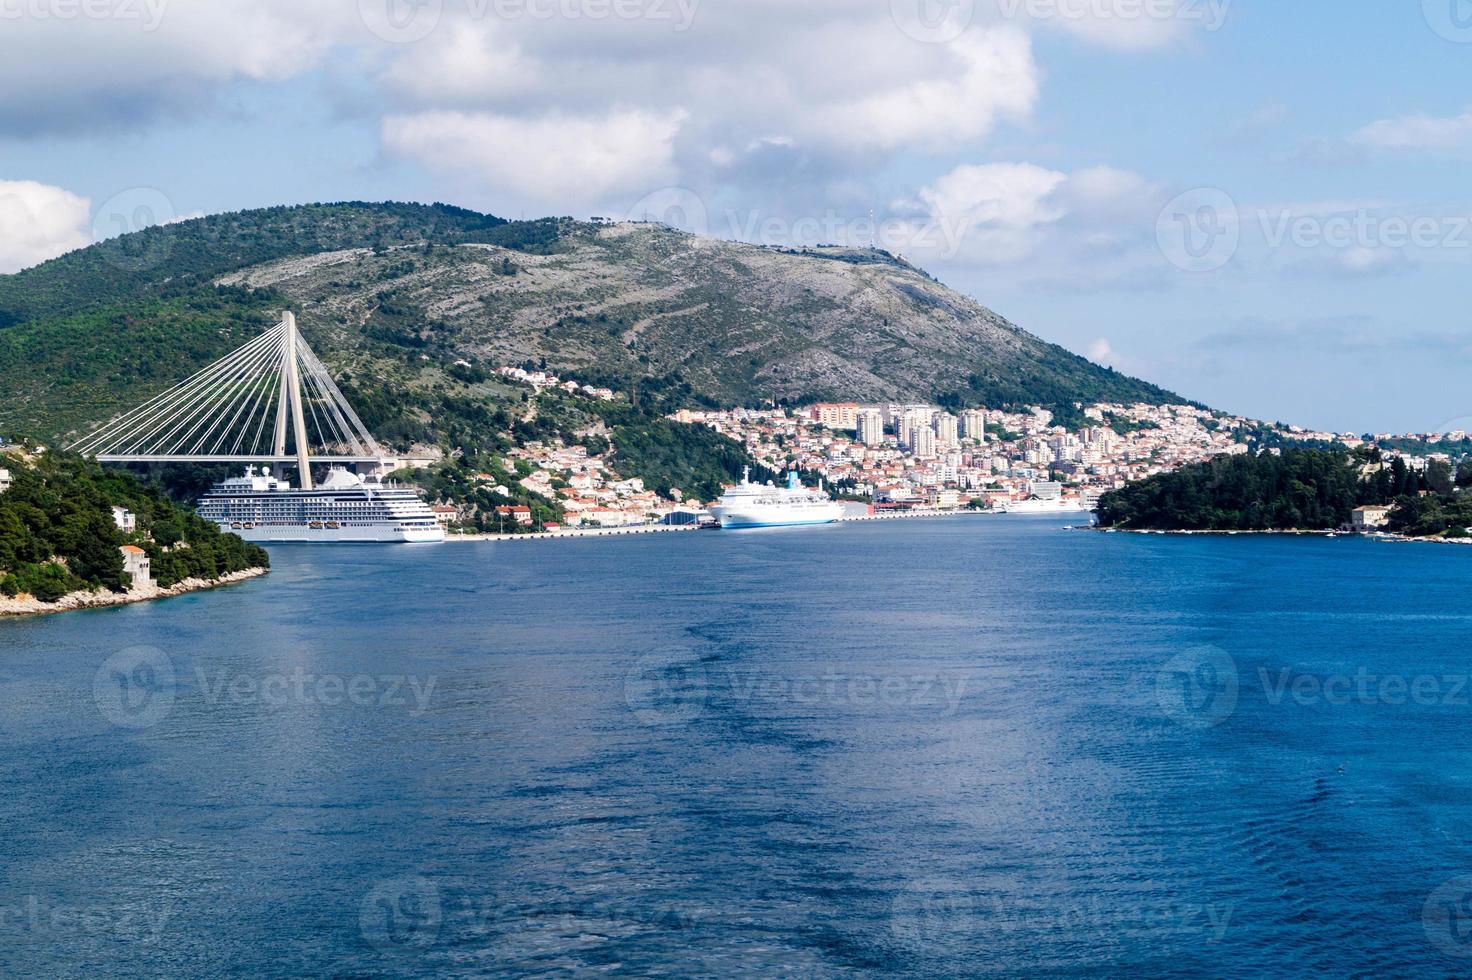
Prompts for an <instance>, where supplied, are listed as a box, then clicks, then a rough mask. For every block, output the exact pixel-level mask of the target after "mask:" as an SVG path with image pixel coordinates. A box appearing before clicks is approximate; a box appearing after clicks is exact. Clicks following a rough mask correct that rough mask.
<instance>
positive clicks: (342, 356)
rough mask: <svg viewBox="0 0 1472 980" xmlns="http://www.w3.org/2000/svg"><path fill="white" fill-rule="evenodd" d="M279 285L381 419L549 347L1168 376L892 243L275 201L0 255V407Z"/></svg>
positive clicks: (961, 397) (888, 382) (603, 354)
mask: <svg viewBox="0 0 1472 980" xmlns="http://www.w3.org/2000/svg"><path fill="white" fill-rule="evenodd" d="M287 306H290V307H291V308H293V309H294V310H296V311H297V312H298V316H299V319H300V321H301V323H302V326H303V330H304V331H305V334H306V336H307V338H308V340H309V341H310V342H311V343H312V344H313V346H314V347H315V349H316V350H317V351H318V353H319V354H321V356H322V357H323V359H324V360H325V361H326V362H327V364H328V366H329V367H330V368H331V369H332V370H333V371H334V372H335V373H336V374H338V375H339V377H341V378H342V379H343V381H344V386H345V387H346V388H348V389H349V390H350V391H349V393H350V397H352V398H354V400H355V401H357V402H361V403H362V404H360V409H361V410H362V412H363V414H364V416H365V420H368V417H369V416H371V417H372V420H371V421H369V424H370V427H373V428H374V429H375V432H376V433H377V434H378V435H379V436H380V437H381V438H383V439H385V440H386V441H387V442H389V443H391V444H397V445H399V446H400V447H405V446H407V445H408V444H410V443H414V442H431V443H432V442H444V441H445V440H446V439H447V438H449V437H450V434H451V430H452V429H454V428H455V427H456V426H457V425H459V426H460V430H461V431H462V432H463V431H465V430H467V429H470V428H473V425H471V423H472V422H473V420H474V419H476V418H478V417H481V416H482V415H484V413H485V412H486V411H487V409H488V408H489V410H490V411H492V412H494V410H495V409H496V408H497V407H498V406H504V405H505V404H507V403H508V402H509V401H510V400H513V399H517V398H519V393H517V392H514V391H510V390H508V389H506V388H504V387H502V386H499V385H497V384H495V383H494V382H489V381H484V380H481V381H474V380H471V381H467V380H465V378H463V377H458V376H456V375H455V373H454V369H453V365H454V362H456V361H458V360H467V361H470V362H472V363H473V364H475V365H477V366H479V367H490V366H495V365H497V364H504V363H527V362H531V363H535V364H538V365H541V364H544V363H545V365H546V366H547V367H548V368H549V369H551V370H554V371H558V372H560V373H563V374H568V375H572V376H576V377H578V378H580V379H582V380H587V381H601V382H604V383H607V384H609V385H612V386H614V387H617V388H619V389H621V390H627V391H634V392H638V391H639V390H640V389H644V388H652V389H654V390H657V391H658V393H659V404H660V407H665V406H667V405H670V404H674V403H676V402H683V403H686V404H692V405H698V404H706V405H711V404H754V403H758V402H760V401H762V400H766V399H772V400H785V401H788V402H801V401H809V400H816V399H829V398H848V399H863V400H879V399H895V400H920V399H924V400H931V401H941V402H944V403H947V404H955V405H963V404H985V405H988V406H994V407H1003V406H1008V405H1017V404H1024V403H1039V404H1043V405H1047V406H1051V407H1055V408H1058V409H1060V410H1063V413H1064V414H1067V412H1068V410H1069V409H1070V407H1071V405H1072V403H1074V402H1094V401H1106V400H1107V401H1147V402H1154V403H1160V402H1170V401H1179V400H1180V399H1179V398H1177V397H1176V396H1174V395H1172V394H1171V393H1170V392H1167V391H1163V390H1162V389H1159V388H1157V387H1155V386H1153V385H1149V384H1147V383H1145V382H1142V381H1138V380H1136V379H1133V378H1129V377H1127V376H1124V375H1121V374H1118V373H1117V372H1114V371H1112V370H1109V369H1107V368H1103V367H1100V366H1098V365H1095V364H1092V363H1090V362H1089V361H1087V360H1085V359H1084V358H1081V357H1079V356H1077V355H1075V354H1072V353H1070V352H1068V351H1066V350H1064V349H1062V348H1060V347H1057V346H1055V345H1052V344H1048V343H1045V342H1044V341H1042V340H1040V339H1038V338H1037V337H1034V336H1032V335H1031V334H1028V333H1027V332H1025V331H1023V330H1021V329H1020V328H1018V327H1016V326H1015V325H1013V324H1011V323H1009V322H1008V321H1006V320H1005V319H1003V318H1002V317H1000V316H998V315H997V314H995V313H993V312H991V311H990V310H987V309H986V308H984V307H982V306H980V305H979V304H977V303H975V302H974V301H972V300H970V299H969V298H967V297H964V296H962V295H960V294H958V293H955V292H953V291H952V290H950V289H947V288H946V287H945V286H943V285H941V284H939V283H937V282H935V281H934V280H933V279H931V278H930V277H928V276H927V275H926V274H925V273H923V272H922V271H920V270H918V269H915V268H914V267H912V266H910V265H908V264H907V263H905V262H903V261H901V260H898V259H896V258H894V257H893V256H890V255H888V254H887V253H883V252H877V251H870V250H853V249H839V248H820V249H805V250H792V249H783V250H779V249H768V248H759V247H756V246H751V245H745V244H741V243H736V242H727V241H718V240H713V239H705V238H698V237H695V236H691V235H687V234H684V233H681V232H677V231H674V230H671V229H669V228H667V227H664V226H662V225H655V224H646V223H626V224H612V225H610V224H588V223H580V222H574V221H572V220H570V219H542V220H538V221H530V222H510V221H505V220H503V219H500V218H496V217H493V216H490V215H483V214H478V213H476V212H473V211H467V210H464V209H462V208H454V207H450V206H446V205H429V206H426V205H412V204H364V203H342V204H324V205H308V206H302V207H289V208H288V207H283V208H269V209H264V210H259V211H247V212H240V213H236V214H227V215H217V216H213V217H209V218H201V219H196V220H192V221H185V222H180V223H178V224H173V225H167V226H162V227H155V228H150V229H148V230H146V231H143V232H139V233H136V234H132V235H126V236H123V237H121V238H118V239H115V240H113V241H109V242H105V243H102V244H99V245H94V246H91V247H89V248H86V249H82V250H79V251H77V252H73V253H70V254H68V255H65V256H62V257H60V258H58V259H55V260H53V261H51V262H47V263H44V264H42V265H40V266H37V267H35V268H33V269H29V270H26V271H24V272H21V273H19V274H16V275H10V276H0V389H3V390H4V392H5V393H6V398H5V399H4V400H3V403H0V430H14V431H24V432H29V433H34V434H36V435H39V436H43V437H46V438H51V439H57V438H63V437H66V436H68V435H75V434H78V433H80V432H82V431H84V430H85V429H87V428H88V427H90V426H92V425H95V424H96V423H99V422H101V421H104V420H106V419H107V418H108V417H110V416H111V415H112V414H114V413H116V412H118V411H121V410H122V409H124V408H126V407H129V406H132V405H136V404H138V403H140V402H142V401H143V400H145V399H147V398H148V397H150V396H151V395H153V394H155V393H157V392H158V391H160V390H162V389H163V388H165V387H167V386H168V385H169V384H172V383H173V382H174V381H177V380H179V379H182V378H183V377H185V376H187V375H188V374H189V373H191V372H193V371H194V370H197V369H198V368H200V367H202V366H204V365H205V364H207V363H208V362H209V361H210V360H212V359H213V358H215V357H218V356H219V355H221V354H223V353H225V352H226V351H228V350H230V349H232V348H234V347H236V346H239V345H240V344H241V343H243V342H244V341H245V340H247V339H248V338H249V337H250V336H253V335H254V334H255V333H257V332H259V331H260V330H261V329H263V328H264V327H265V326H266V325H267V324H269V323H270V322H271V321H272V320H273V318H274V317H276V316H277V315H278V313H279V311H280V310H281V309H282V308H284V307H287Z"/></svg>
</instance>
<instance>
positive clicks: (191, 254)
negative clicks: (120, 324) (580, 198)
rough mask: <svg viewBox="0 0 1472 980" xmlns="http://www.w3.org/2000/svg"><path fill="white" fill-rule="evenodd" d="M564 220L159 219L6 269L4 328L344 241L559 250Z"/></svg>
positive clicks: (381, 216)
mask: <svg viewBox="0 0 1472 980" xmlns="http://www.w3.org/2000/svg"><path fill="white" fill-rule="evenodd" d="M560 224H561V222H560V221H559V219H555V218H545V219H541V220H538V221H529V222H528V221H517V222H511V221H506V220H505V219H503V218H497V217H494V216H493V215H488V214H479V213H477V212H475V211H469V210H466V209H465V208H457V207H452V206H450V205H446V204H434V205H430V206H425V205H420V204H400V203H395V202H388V203H382V204H377V203H367V202H362V201H350V202H343V203H339V204H309V205H303V206H300V207H275V208H262V209H259V210H254V211H239V212H234V213H231V214H217V215H211V216H209V217H206V218H194V219H191V220H189V221H181V222H177V223H175V224H166V225H155V226H153V227H150V228H146V229H144V230H142V231H138V232H133V233H132V234H127V235H123V236H121V237H118V238H113V239H110V240H108V241H106V242H101V243H99V244H97V245H93V246H91V247H89V248H84V249H79V250H78V251H75V252H70V253H68V254H66V255H63V256H61V257H60V258H57V259H53V260H51V261H50V262H44V263H42V264H41V265H38V266H36V267H35V268H32V269H27V270H25V271H24V272H21V273H18V274H16V275H13V276H4V277H0V327H5V326H10V325H14V324H17V323H23V322H26V321H31V320H37V319H43V318H49V317H54V316H60V315H67V314H71V313H75V312H78V311H80V310H84V309H90V308H93V307H97V306H103V305H106V304H109V303H114V302H116V301H118V300H122V299H127V300H130V301H138V300H142V299H147V298H155V297H158V296H176V295H179V294H181V293H186V292H190V291H192V290H193V289H195V288H197V287H199V286H204V285H208V284H209V283H210V282H211V281H213V280H214V279H215V278H217V277H219V276H222V275H224V274H226V273H229V272H234V271H236V270H237V269H244V268H247V267H249V266H252V265H258V264H260V263H262V262H270V261H273V260H275V259H282V258H288V257H290V256H295V255H312V254H315V253H318V252H329V251H336V250H338V249H345V248H374V249H385V248H389V247H391V246H395V245H408V244H415V243H419V242H431V243H435V244H445V245H453V244H459V243H461V242H467V241H475V242H487V243H490V244H494V245H501V246H503V247H505V248H514V249H519V250H523V251H528V252H546V251H550V250H552V249H554V248H555V247H556V244H557V239H558V235H559V231H558V228H559V226H560Z"/></svg>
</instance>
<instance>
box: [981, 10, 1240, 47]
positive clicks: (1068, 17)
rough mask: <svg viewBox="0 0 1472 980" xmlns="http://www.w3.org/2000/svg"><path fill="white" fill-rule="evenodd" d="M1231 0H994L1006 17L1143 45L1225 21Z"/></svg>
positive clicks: (1173, 40) (1109, 43) (1097, 39)
mask: <svg viewBox="0 0 1472 980" xmlns="http://www.w3.org/2000/svg"><path fill="white" fill-rule="evenodd" d="M1232 3H1233V0H991V2H990V3H989V4H988V5H987V6H988V8H989V9H990V10H991V11H992V12H993V13H995V14H996V15H997V16H1000V17H1002V18H1004V19H1007V20H1009V21H1012V22H1014V23H1019V24H1029V25H1034V26H1039V27H1044V28H1052V29H1057V30H1062V31H1065V32H1067V33H1069V34H1072V35H1073V36H1074V37H1077V38H1079V39H1081V40H1084V41H1087V42H1089V43H1091V44H1097V45H1100V46H1102V47H1107V48H1117V49H1122V50H1132V51H1141V50H1147V49H1150V48H1159V47H1163V46H1166V45H1170V44H1177V43H1180V42H1181V41H1183V40H1185V39H1186V38H1188V37H1190V36H1191V35H1192V34H1193V33H1194V32H1196V31H1198V30H1204V31H1217V30H1220V29H1221V28H1222V27H1223V26H1225V24H1226V22H1227V19H1228V17H1229V16H1230V14H1231V7H1232Z"/></svg>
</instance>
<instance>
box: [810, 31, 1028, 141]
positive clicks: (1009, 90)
mask: <svg viewBox="0 0 1472 980" xmlns="http://www.w3.org/2000/svg"><path fill="white" fill-rule="evenodd" d="M938 68H940V69H943V70H940V71H937V69H938ZM927 75H928V76H930V77H927ZM1038 88H1039V81H1038V68H1037V65H1036V64H1035V63H1034V62H1033V58H1032V45H1031V43H1030V42H1029V41H1028V39H1027V35H1025V34H1023V33H1022V32H1020V31H1015V30H1006V29H998V30H990V31H973V32H971V33H970V34H967V35H965V36H964V37H962V38H961V39H959V40H957V41H955V42H953V43H952V44H950V45H948V46H946V48H945V49H944V51H943V52H941V53H938V56H937V57H936V58H933V59H931V65H930V67H929V70H928V71H919V72H916V73H915V74H914V75H913V76H911V77H910V78H908V79H901V80H896V81H895V82H894V83H893V84H892V85H890V86H888V87H885V88H883V89H881V90H879V91H875V92H871V93H869V94H866V95H863V96H860V97H858V98H855V99H852V100H849V101H843V102H839V103H837V104H833V103H820V104H817V105H814V106H813V107H812V108H813V112H812V115H811V119H810V120H809V127H810V128H811V129H812V130H813V131H814V132H816V133H819V134H821V135H822V136H823V137H824V138H825V139H826V140H827V141H829V142H831V143H834V144H836V145H839V146H856V147H866V146H872V147H877V148H880V149H885V150H894V149H898V148H901V147H904V146H906V145H910V144H914V143H921V144H924V145H925V146H926V147H946V146H955V145H957V144H964V143H967V142H970V141H973V140H976V139H979V138H981V137H984V136H986V135H988V134H989V133H990V132H991V131H992V128H993V127H994V126H995V125H996V123H997V122H998V120H999V119H1002V118H1011V119H1014V120H1021V119H1025V118H1027V116H1028V115H1030V113H1031V112H1032V109H1033V106H1034V104H1035V103H1036V102H1037V98H1038Z"/></svg>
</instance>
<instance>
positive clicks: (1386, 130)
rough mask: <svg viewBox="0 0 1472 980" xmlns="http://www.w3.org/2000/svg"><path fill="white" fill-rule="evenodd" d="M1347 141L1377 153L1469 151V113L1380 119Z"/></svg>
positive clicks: (1471, 116)
mask: <svg viewBox="0 0 1472 980" xmlns="http://www.w3.org/2000/svg"><path fill="white" fill-rule="evenodd" d="M1350 141H1351V142H1352V143H1354V144H1355V145H1357V146H1364V147H1370V148H1373V149H1380V150H1464V149H1472V112H1467V113H1463V114H1462V115H1460V116H1452V117H1450V118H1438V117H1436V116H1426V115H1416V116H1401V117H1399V118H1396V119H1381V120H1379V121H1378V122H1373V123H1370V124H1369V125H1368V126H1366V127H1364V128H1363V129H1361V130H1360V131H1359V132H1357V133H1355V135H1354V136H1353V137H1352V138H1351V140H1350Z"/></svg>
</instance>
